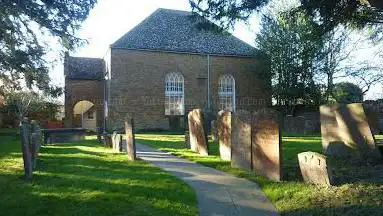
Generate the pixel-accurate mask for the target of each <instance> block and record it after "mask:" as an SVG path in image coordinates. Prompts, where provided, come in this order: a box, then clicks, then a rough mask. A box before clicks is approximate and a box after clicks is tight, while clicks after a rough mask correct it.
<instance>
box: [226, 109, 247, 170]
mask: <svg viewBox="0 0 383 216" xmlns="http://www.w3.org/2000/svg"><path fill="white" fill-rule="evenodd" d="M231 166H232V167H235V168H242V169H251V114H250V112H248V111H245V110H239V111H237V112H235V113H233V114H232V119H231Z"/></svg>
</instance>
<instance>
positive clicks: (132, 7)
mask: <svg viewBox="0 0 383 216" xmlns="http://www.w3.org/2000/svg"><path fill="white" fill-rule="evenodd" d="M133 2H134V3H133ZM158 8H168V9H177V10H185V11H190V10H191V8H190V5H189V0H140V1H127V0H98V3H97V5H96V6H95V8H94V9H93V10H92V11H91V12H90V15H89V17H88V18H87V20H86V21H85V22H84V23H83V25H82V28H81V29H80V31H79V33H78V35H79V36H80V37H81V38H84V39H87V40H88V42H89V43H88V44H87V45H85V46H83V47H81V48H79V49H77V50H75V51H72V52H70V55H71V56H80V57H96V58H102V57H104V55H105V54H106V52H107V50H108V48H109V46H110V44H112V43H114V42H115V41H116V40H118V39H119V38H120V37H121V36H123V35H124V34H125V33H126V32H128V31H129V30H131V29H132V28H134V27H135V26H136V25H138V24H139V23H140V22H141V21H142V20H144V19H145V18H146V17H148V16H149V15H150V14H151V13H153V12H154V11H155V10H157V9H158ZM258 30H259V19H258V17H257V16H253V17H252V18H251V20H250V22H249V25H246V24H244V23H238V24H237V25H236V26H235V28H234V30H233V31H232V33H233V34H234V35H235V36H236V37H238V38H240V39H241V40H243V41H245V42H247V43H249V44H251V45H253V46H254V45H255V44H254V41H255V35H256V32H257V31H258ZM362 55H363V56H366V54H365V53H363V54H362ZM50 77H51V78H52V83H53V84H55V85H60V86H64V69H63V62H62V60H59V61H57V63H56V64H55V65H54V66H53V68H52V70H51V72H50ZM382 89H383V86H382V85H377V86H375V87H374V89H373V90H371V91H370V92H368V95H367V98H375V97H376V96H377V95H380V94H382V95H381V97H383V93H382Z"/></svg>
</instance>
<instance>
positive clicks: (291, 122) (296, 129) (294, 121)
mask: <svg viewBox="0 0 383 216" xmlns="http://www.w3.org/2000/svg"><path fill="white" fill-rule="evenodd" d="M283 125H284V126H283V129H284V131H285V132H286V133H290V134H304V133H305V130H306V118H305V117H303V116H296V117H294V116H291V115H288V116H285V118H284V120H283Z"/></svg>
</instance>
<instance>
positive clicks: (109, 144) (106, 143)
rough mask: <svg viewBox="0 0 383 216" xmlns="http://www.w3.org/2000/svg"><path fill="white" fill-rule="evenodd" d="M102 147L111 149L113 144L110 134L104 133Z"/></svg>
mask: <svg viewBox="0 0 383 216" xmlns="http://www.w3.org/2000/svg"><path fill="white" fill-rule="evenodd" d="M103 137H104V147H105V148H112V146H113V142H112V136H111V135H110V134H107V133H104V134H103Z"/></svg>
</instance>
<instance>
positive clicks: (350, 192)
mask: <svg viewBox="0 0 383 216" xmlns="http://www.w3.org/2000/svg"><path fill="white" fill-rule="evenodd" d="M136 139H137V142H139V143H144V144H148V145H150V146H152V147H155V148H158V149H160V150H162V151H168V152H171V153H173V154H175V155H178V156H181V157H184V158H188V159H190V160H193V161H196V162H198V163H201V164H203V165H206V166H209V167H213V168H215V169H218V170H222V171H225V172H228V173H231V174H234V175H236V176H239V177H243V178H247V179H249V180H251V181H255V182H257V183H258V184H259V185H260V186H261V187H262V189H263V191H264V192H265V193H266V195H267V196H268V197H269V199H270V200H271V201H272V202H273V203H274V204H275V206H276V207H277V209H278V210H279V211H280V213H281V214H283V215H352V216H355V215H383V186H382V185H377V184H362V183H355V184H346V185H342V186H338V187H330V188H326V187H320V186H315V185H310V184H305V183H303V182H302V180H301V175H300V171H299V167H298V161H297V154H298V153H299V152H303V151H316V152H320V151H321V143H320V142H321V140H320V137H318V136H305V137H296V136H295V137H294V136H288V137H284V138H283V170H284V172H285V175H286V179H287V180H288V181H284V182H273V181H269V180H267V179H265V178H263V177H260V176H257V175H256V174H255V172H251V171H244V170H240V169H234V168H231V167H230V162H226V161H222V160H221V159H220V158H219V151H218V144H217V143H216V142H211V141H210V146H209V150H210V152H211V154H212V155H211V156H200V155H198V154H196V153H194V152H192V151H191V150H189V149H185V148H184V146H183V145H184V144H183V143H184V136H183V135H166V134H163V133H161V134H137V135H136Z"/></svg>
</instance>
